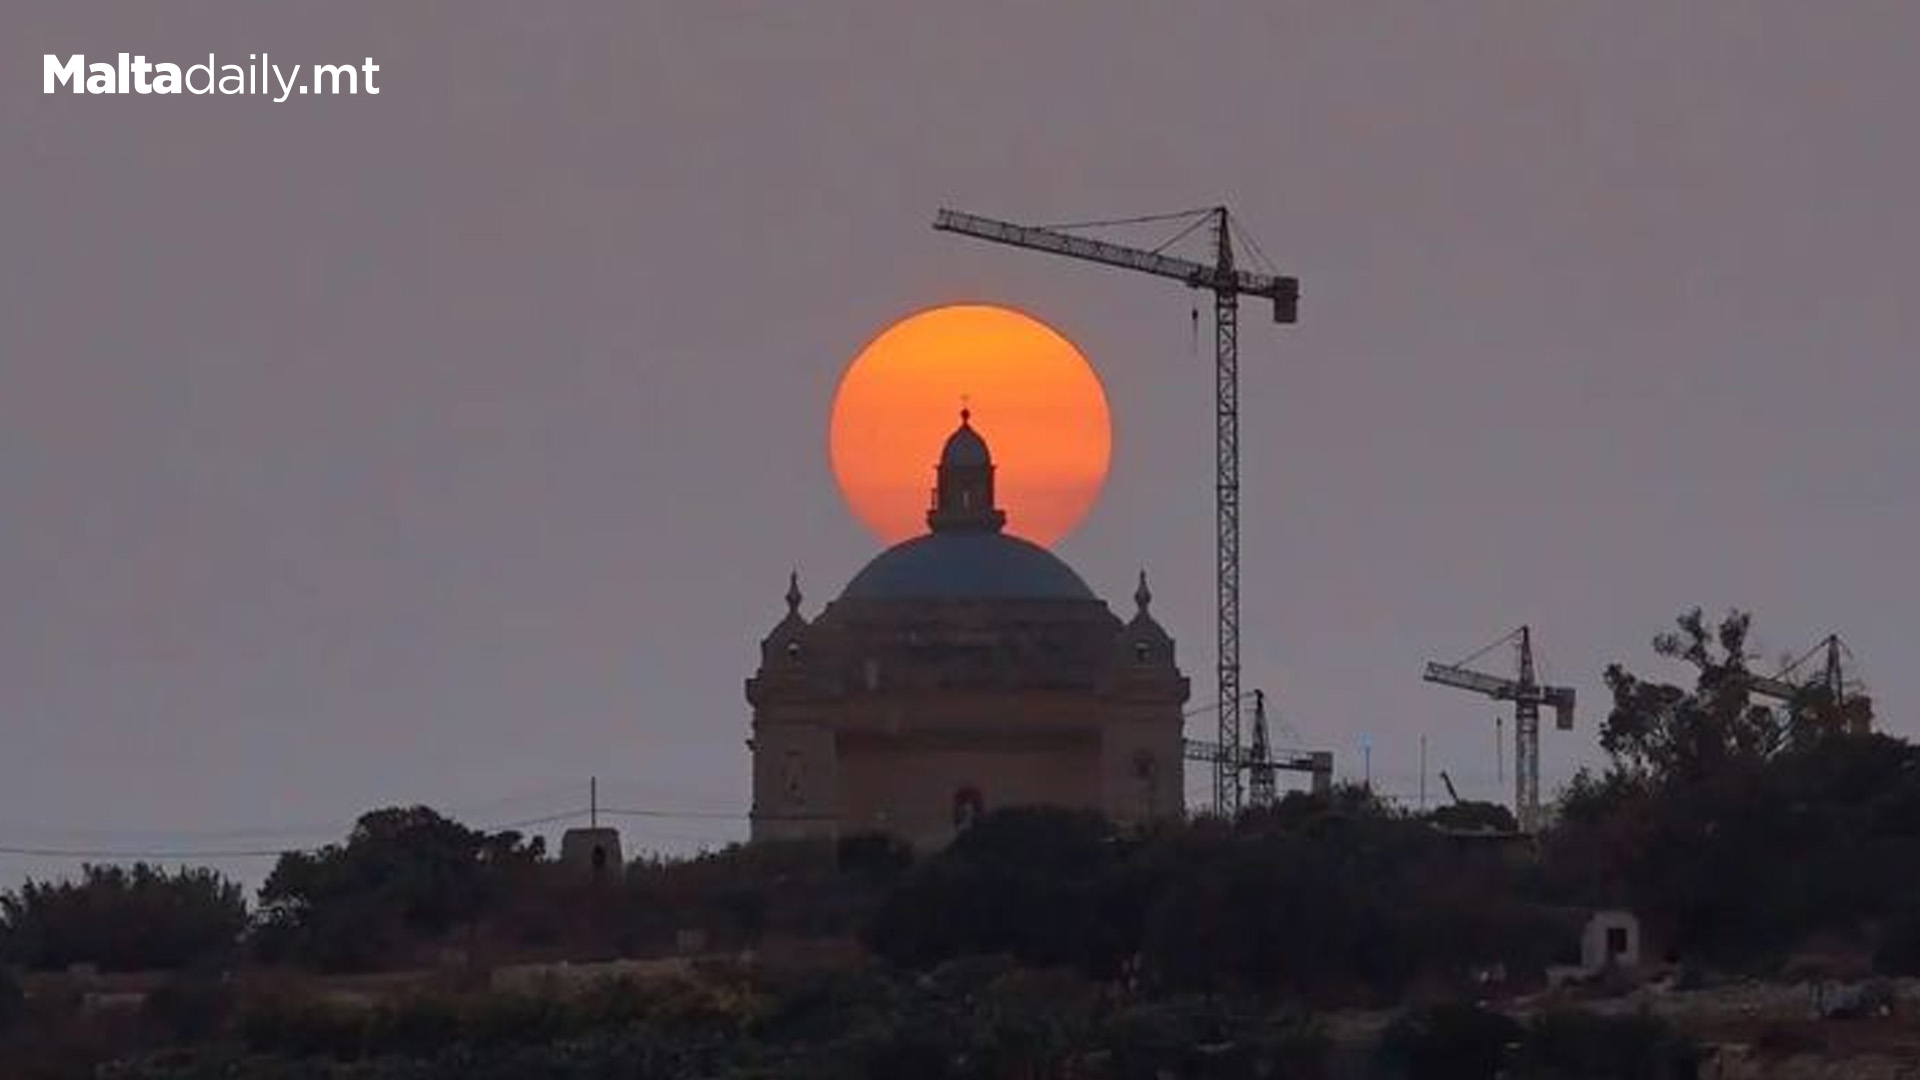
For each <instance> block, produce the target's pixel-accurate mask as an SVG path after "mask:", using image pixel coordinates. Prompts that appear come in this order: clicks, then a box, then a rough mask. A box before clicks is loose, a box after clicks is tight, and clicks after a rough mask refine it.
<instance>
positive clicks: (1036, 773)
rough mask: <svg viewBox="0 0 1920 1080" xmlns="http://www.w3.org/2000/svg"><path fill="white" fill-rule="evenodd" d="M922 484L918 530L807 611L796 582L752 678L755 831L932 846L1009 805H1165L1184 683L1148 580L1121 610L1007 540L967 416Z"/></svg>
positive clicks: (1127, 816)
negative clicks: (884, 838) (929, 488)
mask: <svg viewBox="0 0 1920 1080" xmlns="http://www.w3.org/2000/svg"><path fill="white" fill-rule="evenodd" d="M935 475H936V484H935V487H934V491H933V499H932V506H931V508H930V509H929V510H928V512H927V526H928V532H927V533H926V534H924V535H921V536H917V537H914V538H912V539H910V540H907V541H904V542H902V543H900V544H896V545H894V546H893V547H891V548H888V549H887V550H886V551H884V552H882V553H880V555H878V556H877V557H875V558H874V559H873V560H872V561H871V562H869V563H868V564H867V565H866V567H865V568H864V569H862V570H861V571H860V572H859V573H858V574H856V575H855V576H854V578H853V580H852V581H851V582H849V583H848V584H847V587H846V589H845V590H844V591H843V592H842V593H841V594H840V596H839V598H838V599H835V600H833V601H832V602H831V603H829V604H827V605H826V608H825V609H824V610H822V611H821V612H820V613H819V614H818V615H817V616H816V617H815V618H813V619H812V620H808V619H807V618H805V617H804V616H803V615H802V614H801V610H800V608H801V595H800V590H799V584H798V582H797V580H795V581H790V583H789V586H788V590H787V597H786V600H787V614H786V617H785V618H784V619H782V620H781V621H780V623H779V624H778V625H777V626H775V627H774V628H773V632H772V633H771V634H769V635H768V636H767V638H766V639H765V641H763V642H762V643H761V650H760V668H759V671H757V672H756V673H755V674H754V675H753V676H752V677H751V678H749V679H748V680H747V684H746V691H747V700H748V702H749V703H750V704H751V705H752V707H753V720H752V737H751V738H750V739H749V740H748V746H749V747H751V749H752V754H753V810H752V836H753V838H754V839H755V840H771V839H782V838H831V837H835V836H842V835H852V834H858V833H867V832H885V833H889V834H892V835H894V836H897V837H899V838H901V839H904V840H906V841H908V842H910V843H912V844H913V845H915V846H916V847H922V848H926V847H936V846H940V845H943V844H945V843H946V842H947V841H949V840H951V839H952V838H953V836H954V834H955V833H956V832H957V831H958V830H960V829H963V828H965V827H966V825H967V824H968V823H969V822H970V821H972V820H973V819H975V818H976V817H978V816H979V815H981V814H983V813H985V812H987V811H989V810H992V809H995V808H998V807H1005V806H1022V805H1048V806H1061V807H1073V808H1084V809H1090V810H1097V811H1100V812H1101V813H1103V814H1105V815H1106V816H1108V817H1109V818H1111V819H1113V820H1115V821H1118V822H1122V823H1138V822H1143V821H1146V820H1148V819H1152V818H1156V817H1162V816H1169V815H1177V814H1179V813H1180V812H1181V796H1182V791H1183V783H1182V771H1181V766H1182V760H1181V741H1180V740H1181V710H1182V706H1183V705H1184V704H1185V702H1186V700H1187V695H1188V682H1187V679H1186V677H1185V676H1183V675H1182V674H1181V673H1180V669H1179V667H1178V666H1176V665H1175V663H1174V653H1173V640H1172V639H1171V638H1170V637H1168V635H1167V633H1166V631H1164V630H1163V629H1161V627H1160V624H1159V623H1157V622H1155V621H1154V618H1153V616H1152V614H1151V613H1150V611H1149V608H1150V605H1151V603H1152V599H1153V598H1152V595H1151V594H1150V593H1149V591H1148V589H1147V579H1146V575H1145V574H1144V573H1143V574H1142V575H1141V576H1140V583H1139V587H1138V589H1137V590H1136V591H1135V593H1134V596H1133V612H1132V615H1131V617H1130V618H1127V619H1121V618H1120V617H1119V616H1117V615H1115V614H1114V613H1113V612H1112V611H1111V610H1109V609H1108V607H1107V605H1106V604H1105V603H1104V602H1103V601H1101V600H1100V598H1099V597H1097V596H1095V595H1094V593H1093V591H1092V590H1091V589H1089V588H1088V587H1087V585H1086V583H1085V582H1084V581H1082V580H1081V579H1080V576H1079V575H1078V574H1076V573H1075V572H1074V571H1073V569H1072V568H1071V567H1069V566H1068V565H1067V564H1066V563H1065V562H1064V561H1062V560H1061V559H1060V558H1059V557H1057V556H1055V555H1054V554H1053V553H1052V552H1050V551H1048V550H1047V549H1045V548H1043V547H1041V546H1039V545H1037V544H1033V543H1030V542H1028V541H1026V540H1022V539H1020V538H1018V537H1015V536H1011V535H1008V534H1007V533H1006V532H1005V531H1004V530H1005V526H1006V521H1007V517H1006V514H1005V513H1004V512H1003V511H1002V510H1000V509H999V508H998V507H997V506H996V505H995V502H994V490H993V489H994V483H993V476H994V464H993V458H992V455H991V453H989V451H988V448H987V443H986V441H985V440H984V439H983V438H981V436H980V433H979V432H978V431H976V430H974V428H973V426H972V422H971V419H970V416H969V414H968V413H967V412H965V411H962V412H961V414H960V427H959V429H958V430H956V431H955V432H954V433H953V434H952V435H951V436H950V437H949V438H948V439H947V442H946V446H945V448H944V450H943V451H942V453H941V455H940V461H939V464H938V466H937V467H936V471H935Z"/></svg>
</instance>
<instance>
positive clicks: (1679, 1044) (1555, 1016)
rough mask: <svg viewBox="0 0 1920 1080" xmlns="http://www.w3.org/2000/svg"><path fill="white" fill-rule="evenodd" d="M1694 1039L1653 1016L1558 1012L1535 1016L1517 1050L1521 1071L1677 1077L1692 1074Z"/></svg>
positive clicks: (1614, 1078)
mask: <svg viewBox="0 0 1920 1080" xmlns="http://www.w3.org/2000/svg"><path fill="white" fill-rule="evenodd" d="M1698 1056H1699V1055H1698V1053H1697V1051H1696V1049H1695V1047H1694V1045H1693V1043H1692V1042H1691V1041H1690V1040H1688V1039H1687V1038H1685V1037H1684V1036H1682V1035H1681V1034H1679V1033H1678V1032H1677V1031H1675V1030H1674V1029H1673V1027H1672V1025H1670V1024H1668V1023H1667V1022H1666V1021H1664V1020H1661V1019H1660V1018H1658V1017H1656V1016H1651V1015H1646V1014H1642V1015H1638V1016H1601V1015H1599V1014H1596V1013H1588V1012H1579V1011H1571V1010H1569V1011H1562V1012H1552V1013H1547V1014H1545V1015H1543V1016H1539V1017H1535V1018H1534V1020H1533V1022H1532V1024H1531V1025H1530V1026H1529V1027H1528V1029H1527V1035H1526V1040H1525V1044H1524V1047H1523V1049H1522V1052H1521V1061H1522V1062H1523V1063H1524V1068H1523V1071H1525V1072H1527V1073H1528V1074H1539V1075H1547V1076H1562V1077H1569V1078H1572V1077H1592V1078H1594V1080H1679V1078H1680V1077H1686V1076H1692V1075H1693V1069H1694V1062H1695V1061H1696V1060H1697V1058H1698Z"/></svg>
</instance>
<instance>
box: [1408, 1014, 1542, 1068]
mask: <svg viewBox="0 0 1920 1080" xmlns="http://www.w3.org/2000/svg"><path fill="white" fill-rule="evenodd" d="M1523 1034H1524V1031H1523V1029H1522V1028H1521V1027H1520V1024H1519V1023H1518V1022H1517V1021H1515V1020H1514V1019H1513V1018H1512V1017H1509V1016H1505V1015H1503V1014H1501V1013H1497V1012H1493V1011H1491V1010H1488V1009H1483V1008H1481V1007H1480V1006H1478V1005H1469V1004H1464V1003H1456V1004H1450V1005H1437V1006H1435V1007H1433V1008H1431V1009H1422V1010H1419V1011H1417V1012H1411V1013H1406V1014H1403V1015H1402V1016H1401V1017H1400V1018H1399V1019H1397V1020H1395V1021H1394V1022H1393V1023H1392V1024H1390V1025H1389V1026H1388V1027H1387V1030H1386V1033H1385V1034H1384V1035H1382V1036H1381V1040H1380V1041H1381V1051H1382V1053H1383V1054H1384V1056H1385V1057H1386V1058H1387V1061H1388V1062H1389V1063H1390V1065H1392V1066H1394V1067H1397V1069H1398V1070H1399V1071H1400V1073H1401V1075H1403V1076H1405V1077H1406V1078H1407V1080H1493V1078H1494V1077H1495V1076H1498V1075H1500V1072H1501V1066H1502V1065H1503V1064H1504V1063H1505V1062H1506V1061H1507V1060H1508V1058H1509V1055H1510V1053H1511V1052H1512V1051H1513V1050H1515V1049H1518V1047H1519V1044H1520V1039H1521V1036H1522V1035H1523Z"/></svg>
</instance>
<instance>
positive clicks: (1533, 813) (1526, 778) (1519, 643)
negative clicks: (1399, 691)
mask: <svg viewBox="0 0 1920 1080" xmlns="http://www.w3.org/2000/svg"><path fill="white" fill-rule="evenodd" d="M1502 645H1513V646H1514V647H1515V651H1516V653H1517V656H1516V667H1517V668H1518V671H1517V673H1516V674H1517V677H1516V678H1511V679H1509V678H1504V677H1502V676H1499V675H1488V674H1486V673H1484V672H1479V671H1474V670H1472V669H1471V668H1469V667H1467V666H1466V665H1468V664H1471V663H1473V662H1474V661H1475V660H1477V659H1479V658H1480V657H1482V656H1485V655H1486V654H1487V653H1489V652H1492V651H1493V650H1494V649H1497V648H1499V647H1500V646H1502ZM1424 678H1425V680H1426V681H1427V682H1430V683H1439V684H1440V685H1442V686H1452V687H1455V688H1457V689H1461V690H1471V691H1473V692H1474V693H1476V694H1484V695H1486V696H1487V697H1490V698H1493V699H1494V700H1495V701H1511V702H1513V814H1514V817H1516V818H1518V819H1519V822H1520V831H1521V832H1526V833H1531V832H1534V831H1535V830H1537V829H1538V828H1539V826H1540V706H1542V705H1545V706H1547V707H1549V708H1551V709H1552V710H1553V719H1554V727H1556V728H1559V729H1560V730H1561V731H1567V730H1569V729H1571V728H1572V727H1573V687H1571V686H1542V685H1541V684H1540V680H1539V678H1538V676H1537V675H1536V674H1535V672H1534V666H1533V631H1532V629H1531V628H1529V627H1525V626H1522V627H1521V628H1519V629H1518V630H1515V631H1514V632H1512V633H1510V634H1508V635H1507V636H1505V637H1503V638H1501V639H1500V640H1498V641H1496V642H1494V643H1493V644H1491V645H1489V646H1487V647H1486V648H1484V649H1481V650H1480V651H1479V652H1477V653H1475V654H1473V655H1472V656H1469V657H1467V658H1466V659H1465V660H1462V661H1460V662H1459V663H1457V664H1435V663H1429V664H1428V665H1427V671H1426V675H1425V676H1424Z"/></svg>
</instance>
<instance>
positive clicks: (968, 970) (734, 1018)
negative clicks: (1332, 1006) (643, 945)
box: [115, 959, 1327, 1080]
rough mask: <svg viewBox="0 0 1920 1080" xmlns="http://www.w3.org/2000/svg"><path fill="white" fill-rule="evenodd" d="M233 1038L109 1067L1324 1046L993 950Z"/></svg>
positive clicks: (863, 1061) (548, 1072) (439, 1004)
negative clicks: (1131, 997)
mask: <svg viewBox="0 0 1920 1080" xmlns="http://www.w3.org/2000/svg"><path fill="white" fill-rule="evenodd" d="M245 1031H246V1044H245V1046H244V1047H241V1048H237V1049H235V1050H230V1051H213V1052H209V1053H206V1054H204V1055H198V1056H194V1057H191V1058H183V1057H180V1056H177V1055H176V1056H172V1057H166V1056H163V1057H156V1058H152V1059H149V1060H147V1061H145V1062H141V1063H138V1064H132V1065H128V1066H124V1067H122V1068H120V1069H119V1070H118V1071H117V1072H116V1073H115V1075H117V1076H119V1077H121V1078H122V1080H134V1078H139V1080H161V1078H167V1080H195V1078H199V1077H209V1078H211V1077H215V1076H219V1077H231V1076H235V1075H244V1076H247V1077H250V1078H251V1077H280V1076H314V1077H320V1076H333V1075H352V1076H355V1077H389V1076H391V1077H400V1076H406V1077H435V1078H438V1077H456V1076H458V1077H467V1076H500V1077H508V1076H512V1077H522V1076H566V1077H572V1076H580V1077H588V1076H594V1077H599V1076H607V1075H618V1076H623V1077H663V1078H665V1077H673V1078H676V1080H678V1078H680V1077H686V1076H707V1077H738V1078H742V1080H744V1078H746V1077H761V1078H765V1077H775V1076H777V1077H781V1078H783V1080H785V1078H796V1080H809V1078H812V1080H848V1078H860V1077H873V1078H876V1080H880V1078H885V1080H895V1078H898V1077H907V1076H911V1077H915V1078H922V1077H924V1078H927V1080H942V1078H949V1077H951V1078H970V1080H998V1078H1001V1077H1010V1076H1031V1077H1048V1076H1058V1075H1062V1074H1063V1073H1065V1072H1066V1071H1067V1070H1069V1069H1071V1070H1072V1072H1073V1074H1074V1075H1077V1076H1082V1077H1087V1078H1089V1080H1099V1078H1113V1080H1135V1078H1139V1080H1152V1078H1155V1077H1159V1076H1164V1075H1168V1074H1169V1073H1172V1074H1174V1075H1181V1076H1215V1077H1232V1078H1238V1077H1249V1078H1251V1077H1270V1076H1284V1077H1290V1078H1295V1080H1313V1078H1314V1077H1317V1076H1320V1075H1322V1074H1323V1063H1324V1059H1325V1057H1326V1049H1327V1046H1326V1041H1325V1039H1324V1038H1323V1037H1322V1036H1321V1035H1320V1033H1319V1032H1318V1031H1317V1030H1316V1029H1315V1028H1314V1027H1313V1026H1312V1025H1311V1024H1309V1023H1307V1022H1306V1021H1305V1020H1304V1019H1302V1018H1301V1017H1300V1016H1298V1015H1297V1014H1293V1013H1289V1012H1285V1011H1279V1012H1276V1011H1274V1010H1273V1009H1272V1008H1270V1007H1268V1006H1266V1005H1263V1004H1261V1003H1258V1002H1255V1001H1249V1000H1228V999H1219V998H1214V999H1208V998H1200V997H1178V998H1171V999H1165V1000H1160V1001H1155V1002H1127V1001H1121V1000H1119V999H1116V998H1114V997H1113V996H1111V995H1110V994H1109V993H1107V992H1106V990H1105V989H1103V988H1102V987H1101V986H1100V985H1098V984H1096V983H1094V982H1092V981H1089V980H1087V979H1085V978H1082V977H1079V976H1076V975H1073V974H1071V973H1067V972H1064V971H1059V970H1036V969H1028V968H1021V967H1019V966H1017V965H1015V964H1014V963H1013V962H1012V961H1010V960H1006V959H999V960H993V959H979V960H971V961H966V962H963V963H957V964H952V965H947V966H944V967H942V968H940V969H938V970H936V971H934V972H933V973H931V974H930V975H928V976H925V977H914V978H901V977H895V976H890V975H887V974H884V973H868V974H860V975H837V976H816V977H809V978H806V979H803V980H788V981H782V982H771V983H769V982H749V981H746V980H744V979H740V978H737V977H735V978H728V977H725V976H724V975H721V976H718V977H715V978H711V979H709V980H708V981H707V982H705V983H702V984H698V985H696V984H676V985H658V984H656V985H650V986H645V987H642V986H635V985H627V984H609V985H606V986H602V987H599V988H597V989H594V990H591V991H589V992H587V993H585V994H583V995H582V996H580V997H578V998H575V999H571V1000H568V1001H566V1002H558V1001H553V1000H536V999H529V998H515V997H510V996H509V997H502V996H495V995H479V996H473V997H465V998H430V997H423V998H417V999H413V1000H410V1001H407V1002H403V1003H398V1004H395V1005H392V1006H387V1007H380V1008H374V1009H347V1008H341V1007H329V1006H325V1005H321V1004H317V1003H313V1002H281V1003H270V1004H267V1005H265V1006H261V1007H256V1008H255V1009H253V1010H251V1011H250V1013H249V1015H248V1018H247V1020H246V1023H245Z"/></svg>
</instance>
